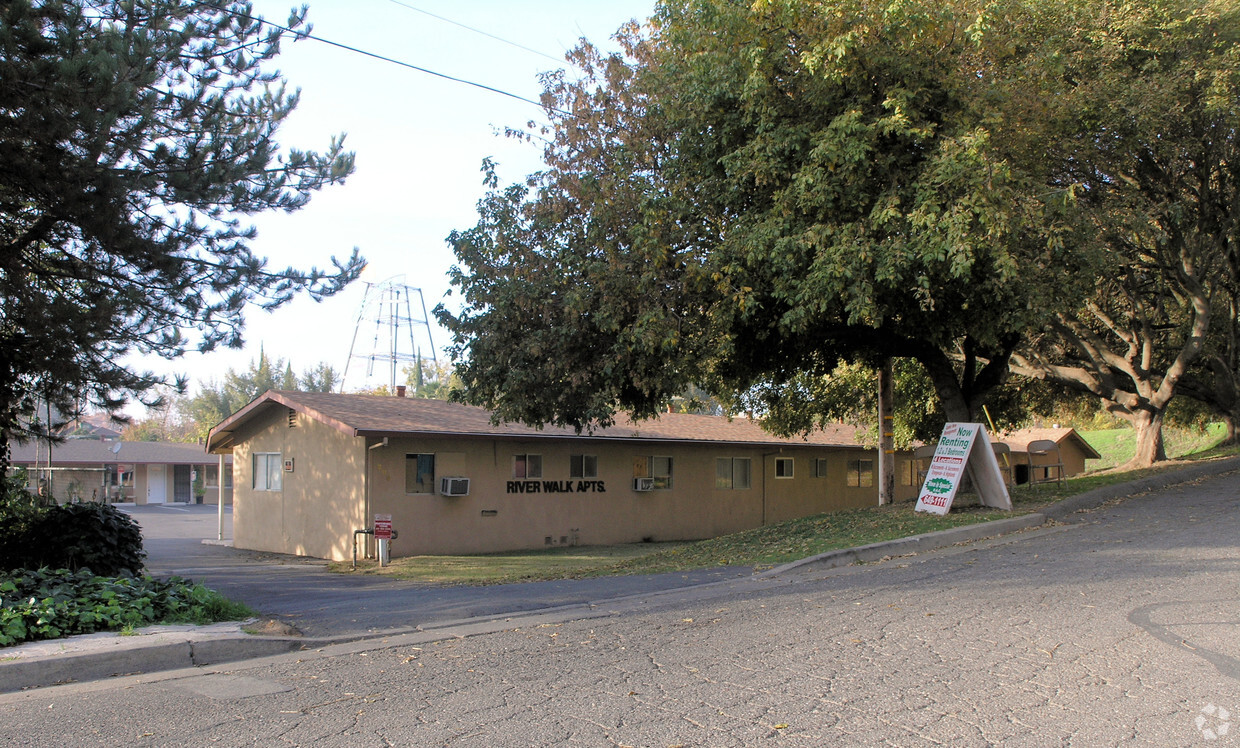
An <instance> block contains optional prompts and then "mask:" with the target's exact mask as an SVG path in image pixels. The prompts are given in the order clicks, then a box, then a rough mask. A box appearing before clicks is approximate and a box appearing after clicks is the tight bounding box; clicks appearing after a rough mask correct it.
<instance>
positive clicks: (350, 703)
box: [0, 474, 1240, 747]
mask: <svg viewBox="0 0 1240 748" xmlns="http://www.w3.org/2000/svg"><path fill="white" fill-rule="evenodd" d="M1238 542H1240V475H1238V474H1231V475H1226V476H1222V477H1218V478H1212V479H1206V480H1201V481H1197V482H1196V483H1192V484H1185V485H1180V486H1175V487H1172V488H1170V489H1166V490H1163V491H1159V492H1155V493H1150V494H1146V495H1141V496H1136V497H1132V498H1130V499H1128V500H1126V501H1123V502H1122V503H1119V504H1115V505H1110V506H1107V507H1104V508H1102V509H1099V510H1096V511H1094V512H1092V513H1091V514H1089V515H1088V516H1086V518H1085V521H1084V522H1082V523H1080V524H1074V525H1068V526H1054V527H1049V528H1045V529H1040V530H1035V531H1030V532H1026V533H1022V534H1019V535H1015V536H1009V537H1007V538H1001V539H999V540H997V541H989V542H982V543H978V544H973V545H969V546H957V547H953V548H948V549H944V550H942V551H936V552H932V553H927V554H922V555H919V556H915V557H904V558H897V559H892V560H890V561H886V562H883V563H878V564H870V565H865V566H855V567H849V568H846V569H839V570H834V571H821V570H815V569H814V568H813V567H804V568H802V569H801V570H799V571H798V572H797V573H796V574H792V575H784V576H779V577H773V578H752V577H751V578H746V579H744V580H734V581H731V582H727V583H722V584H716V585H711V586H708V587H698V588H694V589H688V590H683V591H680V592H669V593H664V594H661V595H650V596H644V597H637V598H628V599H625V600H620V601H617V602H616V603H614V604H605V605H602V606H599V607H597V608H596V609H595V610H594V611H592V612H590V613H588V614H586V613H582V612H581V611H577V612H575V613H572V614H564V615H561V616H558V617H557V616H556V615H554V614H550V615H541V616H534V617H530V618H520V617H514V618H513V619H512V620H508V621H500V622H498V623H495V624H484V623H479V624H477V625H473V626H462V627H459V628H456V629H452V628H449V629H445V630H442V631H439V632H434V633H421V634H409V635H406V636H399V637H396V636H394V637H390V638H388V639H386V640H379V641H370V642H365V643H361V642H359V643H354V644H350V645H338V646H335V647H329V648H325V649H323V650H322V651H307V652H301V653H296V654H294V655H284V656H280V657H275V658H269V659H266V660H258V661H251V662H248V663H237V664H234V665H228V666H222V667H219V668H214V669H212V668H207V669H198V670H187V671H178V672H173V673H166V674H162V675H152V676H135V677H128V678H118V679H114V680H111V681H101V682H96V683H91V684H82V685H70V686H60V687H55V688H47V689H38V690H35V691H30V692H27V693H23V694H10V695H6V696H0V742H5V744H7V745H57V746H59V745H68V744H72V745H92V744H95V745H120V744H125V745H161V746H165V745H187V746H188V745H194V746H198V745H204V744H218V745H254V744H261V745H265V746H267V745H325V746H337V745H341V746H343V745H349V746H370V745H375V746H379V745H410V746H439V745H444V746H449V745H450V746H544V745H547V746H550V745H580V746H617V745H628V746H673V745H681V746H760V745H794V746H823V745H895V746H922V745H944V744H946V745H953V746H985V745H1005V746H1008V745H1011V746H1048V745H1071V746H1091V747H1092V746H1120V745H1123V746H1129V745H1153V746H1193V745H1202V746H1227V745H1237V744H1238V743H1240V548H1238V547H1237V543H1238ZM584 615H588V616H590V617H582V616H584Z"/></svg>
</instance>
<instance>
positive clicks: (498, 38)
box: [389, 0, 564, 65]
mask: <svg viewBox="0 0 1240 748" xmlns="http://www.w3.org/2000/svg"><path fill="white" fill-rule="evenodd" d="M389 1H390V2H392V3H394V4H396V5H399V6H401V7H402V8H408V9H409V10H413V11H417V12H418V13H422V14H423V15H428V16H430V17H431V18H435V19H437V20H440V21H443V22H444V23H450V24H452V25H453V26H457V27H459V28H462V29H465V30H466V31H472V32H474V33H475V34H481V35H483V36H485V37H487V38H489V39H494V40H495V41H497V42H503V43H504V44H507V45H509V46H513V47H516V48H517V49H521V50H525V51H526V52H529V53H531V54H536V55H538V56H539V57H545V58H547V59H548V60H551V61H552V62H554V63H556V64H560V65H562V64H564V60H562V59H558V58H556V57H552V56H551V55H549V54H546V53H545V52H540V51H538V50H537V49H533V48H531V47H527V46H525V45H524V44H518V43H517V42H513V41H509V40H507V39H505V38H503V37H501V36H496V35H495V34H492V33H489V32H486V31H483V30H482V29H476V28H474V27H473V26H467V25H465V24H463V23H460V22H459V21H453V20H452V19H451V18H444V17H443V16H439V15H435V14H434V13H432V12H430V11H429V10H423V9H421V8H415V7H414V6H412V5H410V4H409V3H403V2H401V0H389Z"/></svg>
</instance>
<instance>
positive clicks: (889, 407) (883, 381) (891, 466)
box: [878, 359, 896, 504]
mask: <svg viewBox="0 0 1240 748" xmlns="http://www.w3.org/2000/svg"><path fill="white" fill-rule="evenodd" d="M892 392H893V389H892V372H891V359H888V360H887V361H886V362H884V363H883V365H882V367H881V368H879V370H878V424H879V429H878V503H879V504H890V503H892V502H893V501H895V493H896V464H895V447H894V445H893V443H892V439H893V437H894V432H893V429H894V426H893V424H894V423H895V416H894V413H895V403H894V402H893V401H892Z"/></svg>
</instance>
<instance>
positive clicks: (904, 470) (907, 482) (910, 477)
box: [900, 460, 917, 486]
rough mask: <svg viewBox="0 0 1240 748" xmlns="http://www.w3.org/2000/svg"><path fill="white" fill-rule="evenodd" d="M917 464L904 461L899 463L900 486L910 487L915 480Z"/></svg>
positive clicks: (911, 461) (912, 461)
mask: <svg viewBox="0 0 1240 748" xmlns="http://www.w3.org/2000/svg"><path fill="white" fill-rule="evenodd" d="M916 468H917V462H916V461H914V460H905V461H903V462H901V463H900V485H902V486H911V485H913V481H914V480H916V478H917V469H916Z"/></svg>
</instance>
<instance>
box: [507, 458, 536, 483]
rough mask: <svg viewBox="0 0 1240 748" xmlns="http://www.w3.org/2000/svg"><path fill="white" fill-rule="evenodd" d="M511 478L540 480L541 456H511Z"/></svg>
mask: <svg viewBox="0 0 1240 748" xmlns="http://www.w3.org/2000/svg"><path fill="white" fill-rule="evenodd" d="M512 477H514V478H541V477H542V455H513V456H512Z"/></svg>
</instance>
